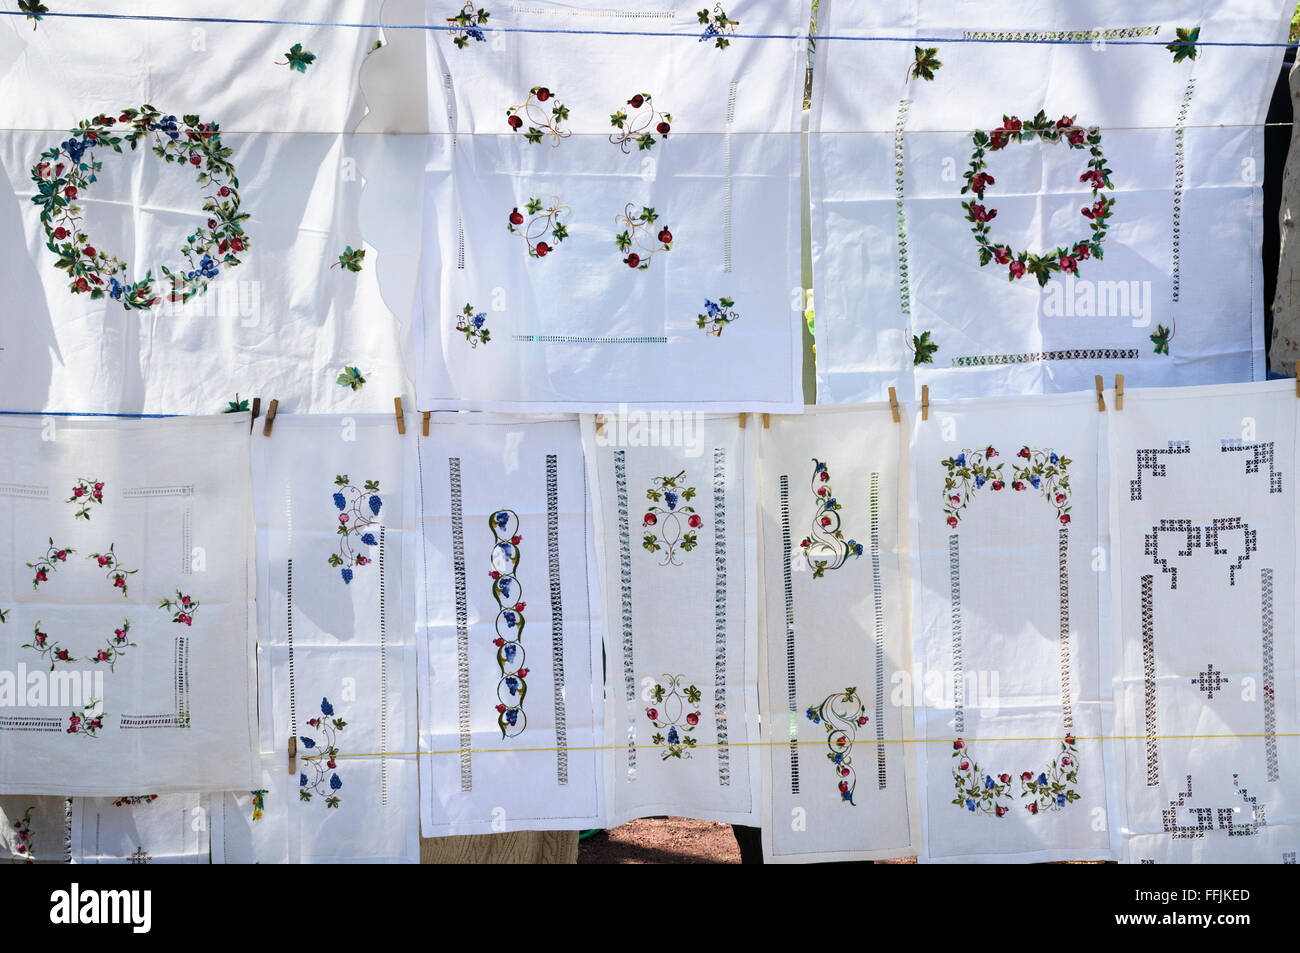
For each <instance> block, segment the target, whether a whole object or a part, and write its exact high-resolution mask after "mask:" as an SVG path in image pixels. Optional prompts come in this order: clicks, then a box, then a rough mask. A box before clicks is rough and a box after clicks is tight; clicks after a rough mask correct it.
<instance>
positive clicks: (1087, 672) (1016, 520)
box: [911, 393, 1119, 863]
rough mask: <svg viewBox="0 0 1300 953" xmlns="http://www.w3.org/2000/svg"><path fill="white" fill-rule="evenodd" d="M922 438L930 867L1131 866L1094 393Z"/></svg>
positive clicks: (920, 571)
mask: <svg viewBox="0 0 1300 953" xmlns="http://www.w3.org/2000/svg"><path fill="white" fill-rule="evenodd" d="M929 416H930V419H929V420H925V421H923V420H920V419H918V420H916V421H915V423H914V427H913V433H912V454H911V460H912V474H913V476H912V479H913V488H914V492H913V497H912V507H913V510H912V517H913V526H914V532H913V538H914V539H915V552H914V555H913V561H912V573H913V578H912V592H913V600H914V611H915V613H916V623H915V638H916V655H917V663H918V671H917V672H916V674H915V677H914V686H915V692H916V697H917V700H918V704H919V705H922V706H923V711H922V712H921V714H920V717H919V718H918V728H919V730H921V731H923V732H924V736H925V747H924V768H923V771H922V777H923V788H922V808H921V810H922V812H923V815H922V816H923V822H924V824H925V830H926V840H925V853H924V855H923V858H924V859H926V860H930V861H937V862H966V863H971V862H986V861H989V862H1000V863H1001V862H1041V861H1047V860H1088V859H1101V858H1110V857H1113V856H1114V850H1113V848H1112V844H1113V843H1114V842H1117V839H1118V833H1119V831H1118V827H1117V826H1116V819H1115V818H1114V817H1113V816H1112V812H1111V811H1110V810H1109V809H1108V804H1107V790H1108V788H1107V783H1108V782H1107V778H1108V777H1109V776H1111V772H1110V770H1109V768H1108V763H1107V762H1108V761H1109V760H1110V757H1111V756H1110V754H1109V751H1108V748H1109V745H1108V744H1104V743H1103V742H1102V740H1101V739H1102V736H1103V734H1104V733H1105V730H1106V728H1107V723H1106V720H1104V717H1103V716H1104V713H1105V712H1104V708H1105V705H1106V704H1107V703H1108V701H1109V694H1110V692H1109V684H1108V682H1106V681H1105V673H1108V672H1109V667H1108V658H1107V654H1106V652H1105V649H1106V648H1107V646H1106V645H1104V644H1103V643H1102V641H1101V639H1100V637H1099V633H1100V626H1101V619H1102V618H1103V614H1102V613H1103V597H1104V595H1105V593H1104V583H1103V580H1104V576H1103V575H1102V572H1103V570H1104V568H1105V567H1104V563H1102V562H1099V560H1101V559H1102V556H1101V555H1100V554H1101V553H1104V550H1103V549H1101V548H1100V538H1099V537H1100V534H1101V532H1102V527H1101V525H1100V513H1101V500H1102V499H1103V487H1104V486H1105V483H1104V460H1103V458H1102V456H1101V453H1100V446H1101V443H1100V442H1101V441H1102V440H1103V439H1104V434H1103V431H1102V427H1103V425H1104V422H1105V417H1104V415H1102V414H1100V413H1098V412H1097V402H1096V397H1095V395H1094V394H1092V393H1087V394H1069V395H1059V396H1051V397H1048V396H1040V397H1035V398H1033V399H1030V400H1025V399H1004V400H981V401H952V402H945V403H941V404H932V405H931V407H930V415H929Z"/></svg>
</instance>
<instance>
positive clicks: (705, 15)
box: [696, 3, 740, 50]
mask: <svg viewBox="0 0 1300 953" xmlns="http://www.w3.org/2000/svg"><path fill="white" fill-rule="evenodd" d="M696 16H697V17H698V18H699V21H700V23H702V24H704V32H703V33H701V34H700V42H701V43H707V42H708V41H709V40H712V41H713V45H714V46H716V47H717V48H718V49H720V50H725V49H726V48H727V47H728V46H730V45H731V41H730V40H728V39H727V34H734V33H735V32H736V27H738V26H740V21H739V20H732V19H730V18H729V17H728V16H727V11H725V10H723V9H722V4H721V3H718V4H716V5H715V6H714V7H713V13H711V14H710V13H709V11H708V9H707V8H706V9H704V10H701V11H700V12H699V13H697V14H696Z"/></svg>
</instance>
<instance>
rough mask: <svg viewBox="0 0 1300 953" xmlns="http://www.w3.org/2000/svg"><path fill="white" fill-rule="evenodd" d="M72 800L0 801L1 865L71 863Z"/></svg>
mask: <svg viewBox="0 0 1300 953" xmlns="http://www.w3.org/2000/svg"><path fill="white" fill-rule="evenodd" d="M70 811H71V800H70V799H68V798H61V797H22V796H19V795H12V796H9V797H0V863H7V864H66V863H67V862H68V861H69V860H71V853H70V851H71V841H70V838H71V836H72V828H71V824H72V815H71V813H70Z"/></svg>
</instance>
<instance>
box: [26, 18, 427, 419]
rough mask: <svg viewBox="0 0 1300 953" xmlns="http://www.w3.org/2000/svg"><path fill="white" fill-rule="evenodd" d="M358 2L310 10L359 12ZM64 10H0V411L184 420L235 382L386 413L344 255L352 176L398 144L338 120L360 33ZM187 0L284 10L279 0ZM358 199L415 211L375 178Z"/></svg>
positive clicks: (359, 54)
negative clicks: (16, 318) (0, 308)
mask: <svg viewBox="0 0 1300 953" xmlns="http://www.w3.org/2000/svg"><path fill="white" fill-rule="evenodd" d="M380 7H381V4H380V3H379V2H378V0H366V2H359V0H348V2H345V3H341V4H334V5H332V6H331V7H330V16H329V17H328V18H327V19H336V18H337V19H339V20H341V21H345V22H352V23H367V22H370V23H375V22H378V19H379V13H380ZM84 12H91V13H94V14H98V15H103V13H104V11H103V8H102V4H94V3H85V2H82V3H77V2H73V3H68V4H60V5H58V6H57V7H56V8H54V11H53V14H52V15H49V16H46V17H44V19H42V20H41V21H40V22H39V23H38V24H35V27H36V28H35V29H32V26H33V24H31V23H28V22H26V21H25V20H24V19H23V18H21V17H6V18H5V22H4V23H3V24H0V34H3V35H4V36H5V39H6V42H5V44H4V50H3V52H0V130H5V131H0V222H3V225H4V227H3V228H0V260H3V261H4V262H5V273H4V278H5V288H6V292H7V294H8V295H9V297H10V300H12V301H21V302H23V308H24V310H25V314H26V315H27V318H26V320H25V321H24V324H23V332H22V334H18V333H17V326H16V325H15V326H14V327H13V328H11V329H9V330H7V331H5V330H0V348H2V349H3V350H0V406H2V407H4V408H6V409H21V410H45V409H54V410H78V411H97V412H146V413H155V412H156V413H189V414H204V413H217V412H219V411H221V410H223V409H224V408H225V407H226V406H227V404H228V403H229V402H230V401H232V400H234V401H235V403H236V404H238V403H239V401H241V400H244V399H245V398H246V397H247V395H249V394H250V393H251V392H253V391H254V390H256V389H258V388H266V389H267V390H269V391H271V392H273V393H276V394H278V395H279V397H280V398H281V400H282V401H284V400H285V398H288V397H292V398H294V399H295V404H294V406H293V408H292V409H294V410H296V411H307V412H326V411H332V410H339V409H346V410H349V411H356V410H367V409H368V410H380V409H385V408H386V407H388V406H391V405H390V404H389V403H388V401H390V400H391V394H393V393H400V392H403V391H404V390H409V389H408V388H407V387H406V383H407V375H406V372H405V370H404V368H403V358H402V355H403V353H404V350H405V348H404V347H403V345H402V343H401V340H400V336H401V332H400V330H399V328H398V326H397V324H396V322H395V320H394V319H393V318H392V317H391V315H390V314H389V312H388V310H387V308H386V307H385V303H384V299H383V297H382V296H381V294H380V292H379V283H378V275H377V270H376V267H375V257H376V254H375V250H374V248H373V247H370V249H369V252H370V258H369V259H368V260H367V259H366V258H364V255H365V254H366V252H367V248H368V246H367V244H366V242H365V241H364V240H363V238H362V218H363V210H362V190H363V185H364V180H365V178H369V179H370V180H371V181H372V182H373V183H380V182H383V181H386V180H387V179H389V178H394V177H396V176H395V174H393V173H390V172H386V171H385V170H386V169H387V170H392V169H395V168H397V167H398V166H399V164H400V162H401V159H402V157H401V154H400V151H394V150H400V146H398V145H396V144H391V143H383V142H376V139H375V137H369V136H362V137H353V136H350V135H347V133H348V132H349V131H351V130H352V128H353V127H354V125H355V124H356V122H357V121H358V120H359V119H360V117H361V115H362V112H363V105H364V104H363V102H362V97H361V91H360V87H359V85H358V82H357V77H358V73H359V70H360V68H361V66H362V64H363V63H365V62H366V61H367V59H368V54H369V53H370V51H371V47H372V45H373V44H374V42H375V41H376V40H377V39H378V37H379V31H378V30H377V29H343V28H336V27H328V26H320V27H308V26H285V25H277V24H271V23H260V24H251V23H248V24H241V23H218V22H208V23H193V22H189V23H187V22H158V21H153V22H141V21H112V20H108V21H105V20H104V19H77V18H76V17H74V16H61V15H55V14H70V15H71V14H77V13H84ZM207 12H208V13H215V14H217V15H218V16H220V17H226V18H252V19H258V20H277V19H278V20H301V19H302V15H303V11H302V9H301V6H300V5H299V4H293V3H289V2H285V0H273V2H270V3H250V2H247V0H238V2H235V3H226V4H223V5H221V7H220V8H219V9H209V10H208V11H207ZM148 13H149V14H150V15H155V16H169V15H176V16H180V17H194V16H195V15H196V14H197V15H202V14H203V11H202V10H196V9H195V5H194V4H190V3H178V2H172V0H164V2H159V3H155V4H151V5H150V8H149V11H148ZM106 31H107V33H106ZM106 35H110V36H111V38H112V39H111V42H106V41H105V36H106ZM384 52H385V51H384V50H383V49H382V48H381V49H379V50H377V51H375V52H374V54H373V55H375V56H382V55H383V54H384ZM379 138H380V139H382V138H384V137H379ZM133 139H134V140H135V142H132V140H133ZM358 139H362V140H365V141H360V142H359V141H358ZM133 145H134V146H137V147H136V148H133ZM389 146H391V147H392V148H391V149H390V148H389ZM155 148H156V149H157V150H158V153H157V154H155V151H154V150H155ZM118 150H120V154H119V151H118ZM164 160H166V161H164ZM416 161H417V162H418V160H416ZM193 163H198V164H197V165H195V164H193ZM82 165H84V166H85V168H84V169H83V168H81V166H82ZM408 195H409V192H408ZM33 199H37V200H39V201H33ZM367 205H368V207H369V209H370V210H369V211H367V212H365V215H368V216H377V217H382V218H384V219H386V220H388V221H390V222H392V221H396V220H397V219H399V218H400V217H402V212H403V210H404V209H406V210H409V211H407V214H406V218H407V219H408V220H412V221H413V220H415V219H418V216H419V213H418V211H415V210H410V205H409V198H402V197H400V196H398V195H394V194H393V193H392V192H391V191H389V190H388V189H386V188H384V187H379V186H378V185H377V187H376V188H374V189H372V190H371V194H370V195H368V196H367ZM394 230H395V231H396V229H394ZM74 263H75V264H74ZM119 265H120V267H119ZM164 269H167V272H170V275H171V276H174V277H175V279H176V281H175V283H174V282H173V280H172V277H169V275H168V273H167V272H165V271H164ZM79 281H80V282H82V284H80V285H79V284H78V282H79ZM359 315H365V318H366V320H365V321H357V320H355V319H356V318H357V316H359ZM352 369H355V373H353V370H352ZM340 378H342V383H338V381H339V379H340ZM364 382H368V383H369V384H370V388H369V389H366V390H361V389H360V388H361V385H362V383H364ZM237 393H238V394H240V395H242V396H239V397H236V394H237ZM287 406H288V405H286V407H287Z"/></svg>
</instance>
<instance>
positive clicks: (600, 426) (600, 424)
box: [596, 414, 743, 436]
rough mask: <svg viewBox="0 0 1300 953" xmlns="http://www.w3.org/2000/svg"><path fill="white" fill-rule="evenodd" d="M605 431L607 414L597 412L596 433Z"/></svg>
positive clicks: (599, 433)
mask: <svg viewBox="0 0 1300 953" xmlns="http://www.w3.org/2000/svg"><path fill="white" fill-rule="evenodd" d="M742 426H743V424H742ZM604 432H605V415H604V414H597V415H596V434H597V436H599V435H601V434H603V433H604Z"/></svg>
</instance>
